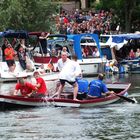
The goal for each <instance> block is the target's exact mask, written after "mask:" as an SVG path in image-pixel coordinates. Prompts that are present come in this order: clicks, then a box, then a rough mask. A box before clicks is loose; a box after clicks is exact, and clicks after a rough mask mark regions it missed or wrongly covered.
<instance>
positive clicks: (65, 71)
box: [59, 60, 78, 82]
mask: <svg viewBox="0 0 140 140" xmlns="http://www.w3.org/2000/svg"><path fill="white" fill-rule="evenodd" d="M77 71H78V69H77V63H76V62H75V61H73V60H69V61H67V63H65V65H64V67H63V68H62V70H61V72H60V74H59V79H64V80H68V81H71V82H74V81H75V78H76V73H77Z"/></svg>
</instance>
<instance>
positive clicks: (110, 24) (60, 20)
mask: <svg viewBox="0 0 140 140" xmlns="http://www.w3.org/2000/svg"><path fill="white" fill-rule="evenodd" d="M116 17H117V16H116V15H115V14H114V12H113V10H110V11H105V10H101V11H98V12H93V11H91V10H89V11H87V12H83V11H80V10H78V9H76V10H74V11H73V12H71V13H68V12H66V11H64V10H62V12H61V13H60V14H59V15H57V16H56V19H55V20H56V29H57V33H60V34H80V33H96V34H98V35H100V34H113V33H118V32H119V30H120V26H119V23H117V22H116V20H115V19H116Z"/></svg>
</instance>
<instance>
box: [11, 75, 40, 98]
mask: <svg viewBox="0 0 140 140" xmlns="http://www.w3.org/2000/svg"><path fill="white" fill-rule="evenodd" d="M36 90H37V88H36V86H34V85H32V84H31V83H29V82H26V78H23V77H21V78H19V79H18V83H17V84H16V86H15V91H14V93H13V95H18V92H19V91H20V94H21V95H22V96H24V97H31V95H32V94H33V93H34V92H35V91H36Z"/></svg>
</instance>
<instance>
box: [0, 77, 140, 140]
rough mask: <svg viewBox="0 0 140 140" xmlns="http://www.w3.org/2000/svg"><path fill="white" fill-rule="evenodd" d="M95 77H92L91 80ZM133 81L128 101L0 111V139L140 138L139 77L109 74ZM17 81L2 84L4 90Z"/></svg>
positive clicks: (10, 88) (109, 79)
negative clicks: (97, 104) (86, 106)
mask: <svg viewBox="0 0 140 140" xmlns="http://www.w3.org/2000/svg"><path fill="white" fill-rule="evenodd" d="M91 79H93V78H89V80H91ZM106 81H107V82H109V81H112V82H116V81H121V82H131V83H132V85H131V88H130V90H129V91H128V93H129V96H130V97H131V96H135V98H136V100H137V101H138V103H137V104H131V103H128V102H122V103H116V104H110V105H107V106H103V107H94V108H86V109H84V108H81V109H79V108H65V107H63V108H60V107H57V108H55V107H41V108H30V109H21V110H12V111H1V112H0V140H90V139H92V140H140V133H139V132H140V121H139V118H140V117H139V116H140V103H139V102H140V97H139V96H140V83H139V81H140V76H139V75H138V74H137V75H136V74H135V75H126V74H125V75H115V76H106ZM13 86H14V84H4V85H3V84H1V85H0V90H1V93H2V92H3V91H4V92H8V91H9V90H12V89H13Z"/></svg>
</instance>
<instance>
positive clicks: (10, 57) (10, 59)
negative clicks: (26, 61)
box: [4, 44, 16, 72]
mask: <svg viewBox="0 0 140 140" xmlns="http://www.w3.org/2000/svg"><path fill="white" fill-rule="evenodd" d="M4 55H5V60H6V62H7V65H8V67H9V71H10V72H14V70H15V67H16V65H15V60H14V57H15V52H14V49H13V48H12V46H11V44H8V45H7V47H6V49H5V50H4Z"/></svg>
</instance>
